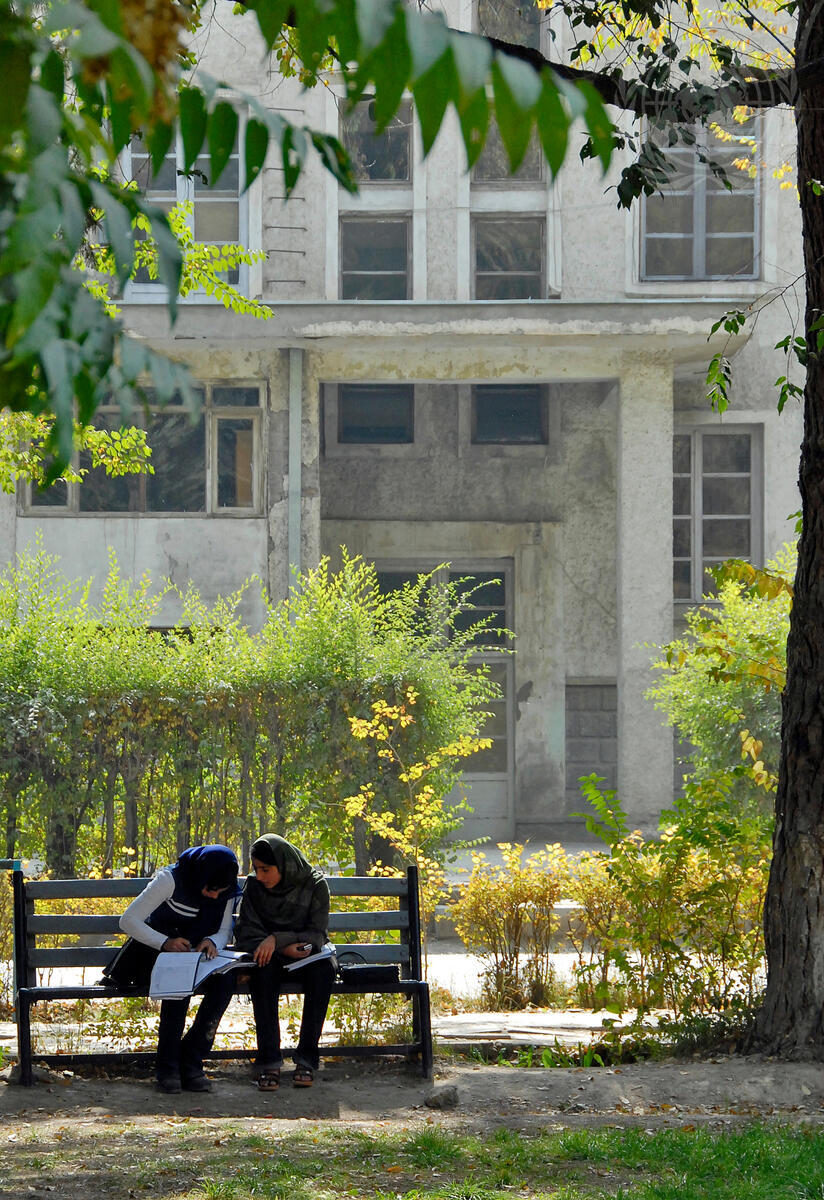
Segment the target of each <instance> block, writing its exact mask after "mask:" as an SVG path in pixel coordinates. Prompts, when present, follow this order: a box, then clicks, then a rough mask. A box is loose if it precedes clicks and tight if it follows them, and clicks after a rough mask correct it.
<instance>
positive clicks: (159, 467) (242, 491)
mask: <svg viewBox="0 0 824 1200" xmlns="http://www.w3.org/2000/svg"><path fill="white" fill-rule="evenodd" d="M147 392H148V389H147ZM201 400H202V408H201V411H200V413H199V414H198V416H197V417H196V418H195V419H194V421H193V420H192V418H191V415H190V414H189V412H188V411H187V410H186V409H184V408H183V407H182V405H180V404H175V403H174V402H172V403H171V404H168V405H166V407H165V408H163V409H159V408H158V409H150V412H149V415H148V418H146V416H145V415H144V414H143V413H142V412H141V413H140V414H136V416H135V421H134V423H135V424H136V425H140V426H142V427H144V428H145V429H146V435H147V440H148V443H149V445H150V446H151V448H152V458H151V462H152V466H153V467H154V474H153V475H124V476H120V477H114V478H113V477H111V476H109V475H107V474H106V473H105V471H103V470H100V469H95V470H89V472H88V474H87V475H86V477H85V478H84V480H83V482H82V483H81V484H79V485H78V484H69V485H68V486H67V485H66V484H58V485H55V488H49V489H48V490H47V491H45V492H40V493H38V492H33V493H32V495H31V500H30V504H31V506H32V507H33V508H37V509H40V508H42V507H43V506H48V507H49V508H50V509H52V511H54V509H55V507H56V505H59V506H60V507H61V508H63V509H64V510H66V511H69V512H81V513H104V512H105V513H124V514H125V513H156V514H163V513H228V512H240V513H246V514H247V515H248V514H249V513H251V512H253V511H259V509H260V486H261V477H262V470H261V450H260V422H261V396H260V388H259V386H258V385H256V384H245V385H238V384H225V385H224V384H204V385H202V390H201ZM96 421H97V423H98V424H100V425H102V426H103V427H104V428H109V429H118V428H119V427H120V424H121V417H120V413H119V410H117V409H115V408H113V407H108V406H103V407H102V408H101V409H100V410H99V412H98V414H97V417H96ZM80 466H81V467H87V468H88V467H89V466H90V461H89V459H88V457H87V456H85V455H81V458H80ZM55 495H57V496H58V499H57V500H55Z"/></svg>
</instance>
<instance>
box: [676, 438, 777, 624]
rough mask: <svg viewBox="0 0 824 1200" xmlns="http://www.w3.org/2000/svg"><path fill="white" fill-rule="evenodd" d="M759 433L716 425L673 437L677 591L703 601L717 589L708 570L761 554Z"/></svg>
mask: <svg viewBox="0 0 824 1200" xmlns="http://www.w3.org/2000/svg"><path fill="white" fill-rule="evenodd" d="M755 459H756V436H755V433H754V432H753V431H751V430H742V429H730V430H727V431H724V432H721V431H719V430H718V429H716V428H708V429H705V430H704V429H701V430H695V431H693V432H691V433H676V435H675V437H674V438H673V455H672V465H673V506H672V507H673V518H672V541H673V591H674V595H675V599H676V600H699V599H700V598H701V597H702V595H704V594H706V593H710V594H711V593H712V592H713V591H714V586H715V585H714V582H713V580H712V578H711V577H710V576H709V575H708V574H707V568H708V567H711V566H715V565H716V564H717V563H720V562H723V561H724V559H727V558H745V559H753V558H755V557H756V556H757V554H758V540H759V529H758V518H759V509H758V505H757V503H756V500H757V497H756V488H755V482H756V470H755V468H756V462H755Z"/></svg>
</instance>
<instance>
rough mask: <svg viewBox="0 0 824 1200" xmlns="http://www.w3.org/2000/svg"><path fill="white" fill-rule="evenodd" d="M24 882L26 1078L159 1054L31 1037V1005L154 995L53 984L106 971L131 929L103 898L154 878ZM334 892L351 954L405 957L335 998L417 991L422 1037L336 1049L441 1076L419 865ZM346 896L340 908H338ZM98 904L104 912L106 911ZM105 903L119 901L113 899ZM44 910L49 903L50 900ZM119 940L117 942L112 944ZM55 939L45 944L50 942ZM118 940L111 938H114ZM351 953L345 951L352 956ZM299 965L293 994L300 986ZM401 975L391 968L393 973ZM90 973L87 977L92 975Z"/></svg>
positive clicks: (20, 1002) (19, 1006)
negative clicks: (68, 974)
mask: <svg viewBox="0 0 824 1200" xmlns="http://www.w3.org/2000/svg"><path fill="white" fill-rule="evenodd" d="M12 880H13V888H14V977H15V993H14V994H15V1015H16V1020H17V1045H18V1055H19V1065H20V1079H19V1081H20V1083H21V1084H23V1085H24V1086H31V1084H32V1083H33V1082H34V1076H33V1071H32V1063H33V1059H35V1058H36V1059H37V1061H38V1062H43V1063H46V1064H47V1065H48V1066H51V1067H57V1068H60V1067H71V1066H78V1065H83V1064H88V1065H97V1064H100V1065H105V1064H115V1063H117V1064H120V1065H127V1064H128V1065H133V1064H137V1063H139V1062H140V1061H141V1060H151V1059H153V1057H154V1055H153V1054H152V1053H150V1052H148V1051H146V1052H133V1051H129V1052H126V1051H107V1052H97V1051H95V1052H91V1051H90V1052H86V1053H78V1052H72V1053H69V1052H63V1053H57V1054H51V1053H50V1054H46V1053H43V1054H41V1053H39V1052H37V1053H34V1052H33V1050H32V1036H31V1010H32V1006H33V1005H34V1004H37V1003H38V1002H40V1001H48V1000H97V999H100V1000H111V999H112V998H113V997H114V998H117V997H128V996H136V995H145V992H142V991H140V990H137V989H123V990H120V989H117V988H112V987H110V986H103V985H102V984H100V983H97V982H95V983H86V982H82V983H67V982H60V981H59V975H58V976H57V982H53V981H52V979H51V976H52V974H53V973H54V972H59V971H60V970H61V969H66V968H74V969H77V968H87V969H90V970H91V969H94V968H101V967H104V966H106V965H107V964H108V963H109V962H110V961H111V959H112V958H113V957H114V955H115V953H116V952H117V949H118V947H119V945H120V944H121V943H122V939H123V935H122V934H121V932H120V926H119V915H117V914H110V913H105V912H100V911H95V902H96V901H100V900H112V899H115V900H117V901H118V904H119V907H120V908H121V911H122V909H123V908H125V907H126V905H127V904H128V903H129V901H130V900H131V899H132V897H134V896H137V895H138V894H139V893H140V892H142V890H143V888H144V887H145V886H146V884H147V883H148V882H149V881H148V880H147V879H42V880H40V879H27V878H26V877H25V875H24V874H23V872H22V871H20V870H15V871H14V872H13V873H12ZM327 882H328V884H329V892H330V895H331V912H330V919H329V933H330V937H331V939H332V941H333V942H335V944H336V947H337V949H338V951H339V953H340V954H341V957H342V959H346V960H355V961H357V962H361V963H363V962H365V963H386V964H391V963H395V964H397V965H398V967H399V978H395V979H394V980H393V979H391V978H390V979H387V980H384V981H380V982H375V980H371V981H367V983H364V982H363V981H359V982H358V983H356V984H352V983H344V982H342V981H341V980H336V982H335V985H334V988H333V995H358V994H361V995H368V994H378V993H395V994H401V995H404V996H408V997H409V999H410V1001H411V1003H412V1040H411V1041H410V1042H408V1043H401V1044H392V1045H387V1044H384V1045H359V1046H351V1045H345V1046H344V1045H339V1046H324V1047H323V1053H324V1054H325V1055H330V1056H339V1055H372V1054H393V1055H398V1054H402V1055H405V1056H406V1057H407V1058H410V1059H413V1058H415V1059H417V1060H418V1061H419V1063H420V1067H421V1071H422V1073H423V1075H424V1076H425V1077H426V1078H429V1077H430V1076H431V1074H432V1026H431V1020H430V1012H429V985H428V984H427V983H426V981H425V980H424V979H423V977H422V956H421V916H420V902H419V896H418V875H417V868H416V867H414V866H413V867H409V868H408V870H407V873H406V876H405V877H404V878H399V879H387V878H383V877H380V878H372V877H371V876H346V875H333V876H329V877H328V879H327ZM352 897H355V898H362V899H370V898H373V897H394V898H396V900H397V904H396V906H395V907H393V908H392V909H391V910H386V911H375V910H374V909H367V908H365V907H364V908H358V910H357V911H347V909H348V905H345V906H344V905H341V903H340V901H341V900H344V899H347V898H352ZM54 900H62V901H78V900H81V901H83V902H87V907H88V911H86V912H82V913H71V914H57V913H50V912H43V911H38V901H41V902H44V903H45V902H48V901H54ZM336 902H337V909H338V911H336ZM99 907H100V906H99V905H98V909H99ZM104 907H111V906H110V905H109V906H104ZM41 908H42V906H41ZM379 932H389V933H391V934H397V935H398V940H397V941H393V942H392V943H384V942H377V941H368V940H363V938H362V939H361V940H360V941H355V940H352V939H353V936H354V935H366V937H367V938H368V937H370V936H372V937H374V935H375V934H377V933H379ZM114 937H117V943H116V944H111V940H112V938H114ZM44 943H45V944H44ZM107 943H108V944H107ZM344 952H345V953H344ZM298 974H299V973H298V972H295V976H296V978H295V981H294V986H293V987H290V991H294V992H295V993H298V994H299V993H300V991H301V990H302V989H301V986H300V982H299V979H298V978H297V976H298ZM390 974H391V973H390ZM85 977H86V972H85V971H84V973H83V976H82V978H83V979H84V980H85ZM251 1054H252V1052H251V1051H249V1050H243V1049H238V1050H214V1051H212V1054H211V1057H212V1058H247V1057H250V1056H251Z"/></svg>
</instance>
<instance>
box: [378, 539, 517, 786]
mask: <svg viewBox="0 0 824 1200" xmlns="http://www.w3.org/2000/svg"><path fill="white" fill-rule="evenodd" d="M434 566H435V564H433V563H421V564H420V565H419V566H417V568H416V569H414V570H412V569H410V568H409V566H408V565H406V566H403V567H401V566H398V567H397V568H392V569H386V570H382V569H379V570H378V586H379V588H380V590H381V591H382V592H384V593H386V592H388V591H390V590H393V589H398V590H400V589H401V588H402V587H403V585H404V584H405V583H407V582H409V583H415V582H417V579H418V573H420V574H427V573H428V572H430V571H432V570H433V569H434ZM447 582H449V583H455V584H459V587H460V591H461V592H462V593H471V595H470V596H469V599H468V601H467V605H466V607H465V609H464V610H463V611H462V612H461V613H459V615H458V620H457V622H456V626H457V628H459V629H460V628H463V629H466V628H468V627H469V626H470V625H471V624H473V623H474V622H476V621H478V620H479V619H480V618H482V617H485V618H487V619H488V628H487V629H485V630H482V631H481V632H480V633H479V634H478V635H477V637H476V639H475V647H476V649H475V652H474V654H473V661H475V662H477V663H479V664H480V663H484V664H486V665H487V666H488V667H489V673H490V676H491V677H492V678H493V679H494V680H495V681H496V682H497V683H498V685H499V686H500V688H501V693H502V694H501V697H500V699H498V700H492V701H485V702H484V710H485V711H488V712H489V713H490V714H491V715H490V717H489V719H488V721H487V722H486V724H485V725H484V727H483V729H482V730H481V734H480V736H481V737H488V738H491V739H492V745H491V746H490V747H489V748H488V749H486V750H479V751H478V752H477V753H476V754H473V755H472V757H471V758H469V759H467V761H466V770H465V774H467V775H478V776H484V777H489V776H496V775H497V776H506V775H507V773H508V771H509V765H510V761H511V758H512V746H511V742H512V725H513V715H512V695H513V661H512V658H511V657H507V658H503V657H502V656H501V654H500V653H496V652H495V651H494V649H493V647H500V646H508V645H510V644H511V643H510V639H509V637H508V636H507V633H506V630H507V629H509V628H511V624H510V617H509V612H510V603H509V596H510V594H511V565H510V564H507V563H506V562H502V563H501V564H500V565H496V566H495V567H494V569H493V568H490V567H488V566H487V565H485V566H484V569H483V570H476V569H475V568H474V567H473V566H470V567H468V568H467V569H466V570H461V569H458V568H457V567H456V568H455V569H454V570H449V571H445V570H444V571H437V572H435V574H434V575H433V578H432V581H431V586H433V587H438V586H439V585H440V586H443V585H444V584H445V583H447ZM422 619H425V618H424V616H423V614H422Z"/></svg>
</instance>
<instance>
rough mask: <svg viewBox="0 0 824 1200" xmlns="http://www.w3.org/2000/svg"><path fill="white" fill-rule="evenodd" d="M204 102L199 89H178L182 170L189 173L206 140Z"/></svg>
mask: <svg viewBox="0 0 824 1200" xmlns="http://www.w3.org/2000/svg"><path fill="white" fill-rule="evenodd" d="M206 125H207V116H206V102H205V101H204V99H203V93H202V92H201V91H200V89H199V88H195V87H185V88H181V89H180V133H181V136H182V138H183V170H184V171H191V169H192V167H193V166H194V165H195V160H196V158H197V156H198V154H200V151H201V148H202V146H203V143H204V141H205V139H206Z"/></svg>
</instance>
